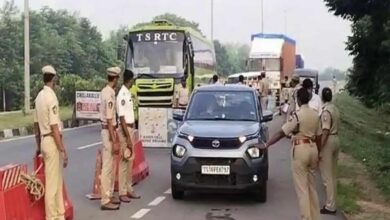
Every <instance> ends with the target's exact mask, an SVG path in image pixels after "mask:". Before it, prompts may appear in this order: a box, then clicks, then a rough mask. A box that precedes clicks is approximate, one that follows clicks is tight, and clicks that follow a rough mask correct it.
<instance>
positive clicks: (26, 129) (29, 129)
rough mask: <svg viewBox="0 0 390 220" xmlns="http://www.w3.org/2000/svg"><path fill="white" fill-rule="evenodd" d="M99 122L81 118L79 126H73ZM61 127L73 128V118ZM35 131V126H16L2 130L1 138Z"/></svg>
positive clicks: (0, 132) (62, 122)
mask: <svg viewBox="0 0 390 220" xmlns="http://www.w3.org/2000/svg"><path fill="white" fill-rule="evenodd" d="M97 122H98V121H97V120H96V121H95V120H80V121H79V126H73V127H81V126H84V125H89V124H93V123H97ZM61 127H62V128H63V129H66V128H72V120H65V121H61ZM33 133H34V129H33V126H28V127H22V128H14V129H4V130H2V131H0V140H1V139H8V138H13V137H21V136H27V135H31V134H33Z"/></svg>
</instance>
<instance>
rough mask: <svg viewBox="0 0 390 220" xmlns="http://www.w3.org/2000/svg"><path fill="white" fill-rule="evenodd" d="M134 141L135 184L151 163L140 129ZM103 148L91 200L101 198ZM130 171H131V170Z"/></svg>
mask: <svg viewBox="0 0 390 220" xmlns="http://www.w3.org/2000/svg"><path fill="white" fill-rule="evenodd" d="M133 142H134V152H133V153H135V157H134V162H133V167H132V168H131V169H132V170H131V172H132V182H133V185H135V184H137V183H139V182H141V181H142V180H144V179H145V178H146V177H147V176H148V175H149V165H148V163H147V162H146V159H145V152H144V148H143V144H142V140H140V139H139V135H138V131H134V132H133ZM101 151H102V150H101V149H98V152H97V155H96V165H95V177H94V181H93V185H92V192H91V193H89V194H87V195H86V197H87V198H88V199H90V200H96V199H100V198H101V190H100V187H101V173H102V152H101ZM119 160H120V157H119V156H116V157H115V158H114V169H115V171H114V175H115V177H114V180H115V183H114V191H115V192H117V191H118V188H119V187H118V170H119ZM129 172H130V171H129ZM0 220H1V219H0Z"/></svg>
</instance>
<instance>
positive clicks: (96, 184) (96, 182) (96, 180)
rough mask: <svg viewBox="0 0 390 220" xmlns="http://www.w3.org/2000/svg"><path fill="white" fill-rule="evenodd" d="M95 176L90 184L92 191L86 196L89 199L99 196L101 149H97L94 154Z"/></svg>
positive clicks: (98, 197)
mask: <svg viewBox="0 0 390 220" xmlns="http://www.w3.org/2000/svg"><path fill="white" fill-rule="evenodd" d="M95 167H96V168H95V178H94V181H93V185H92V193H90V194H87V195H86V197H87V198H88V199H90V200H96V199H100V198H101V194H100V184H101V181H100V175H101V173H102V150H101V149H99V150H98V152H97V155H96V166H95Z"/></svg>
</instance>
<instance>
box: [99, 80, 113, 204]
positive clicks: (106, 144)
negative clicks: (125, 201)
mask: <svg viewBox="0 0 390 220" xmlns="http://www.w3.org/2000/svg"><path fill="white" fill-rule="evenodd" d="M100 106H101V121H102V125H103V126H107V120H108V119H112V123H113V126H116V104H115V90H114V89H113V88H112V87H110V86H108V85H107V86H106V87H104V89H103V90H102V91H101V105H100ZM101 137H102V141H103V152H102V160H103V165H102V174H101V194H102V195H101V196H102V198H101V204H102V205H105V204H107V203H109V202H110V199H111V197H112V194H113V191H114V189H113V188H114V175H113V170H114V156H113V154H112V144H113V142H112V140H110V132H109V131H108V129H102V131H101Z"/></svg>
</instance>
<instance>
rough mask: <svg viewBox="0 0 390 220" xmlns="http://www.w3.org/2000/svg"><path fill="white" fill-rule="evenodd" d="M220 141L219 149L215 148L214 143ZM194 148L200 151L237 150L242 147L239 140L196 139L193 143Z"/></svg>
mask: <svg viewBox="0 0 390 220" xmlns="http://www.w3.org/2000/svg"><path fill="white" fill-rule="evenodd" d="M215 140H218V141H219V147H213V141H215ZM192 146H193V147H194V148H200V149H237V148H239V147H241V142H240V140H238V138H201V137H195V138H194V140H193V141H192Z"/></svg>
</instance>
